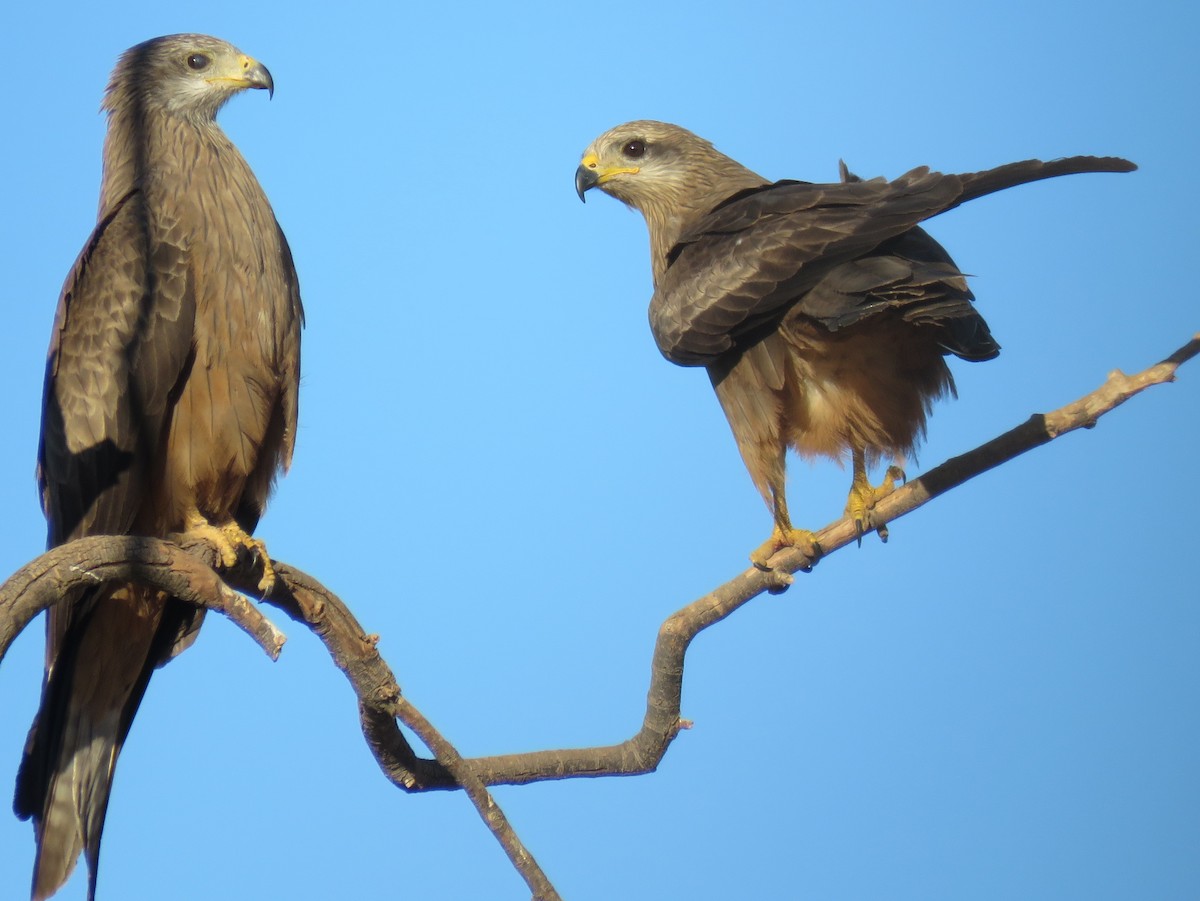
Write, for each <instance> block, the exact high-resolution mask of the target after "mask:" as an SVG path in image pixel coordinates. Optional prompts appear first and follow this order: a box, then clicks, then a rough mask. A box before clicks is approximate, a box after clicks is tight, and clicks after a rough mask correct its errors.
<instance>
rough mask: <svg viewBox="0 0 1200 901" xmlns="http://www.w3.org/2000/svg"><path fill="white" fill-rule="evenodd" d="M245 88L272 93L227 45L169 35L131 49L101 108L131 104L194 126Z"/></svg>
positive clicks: (251, 63)
mask: <svg viewBox="0 0 1200 901" xmlns="http://www.w3.org/2000/svg"><path fill="white" fill-rule="evenodd" d="M247 88H256V89H260V90H266V91H267V92H268V93H269V94H270V95H272V96H273V95H274V93H275V82H274V80H273V79H272V78H271V73H270V72H269V71H267V67H266V66H264V65H263V64H262V63H260V62H258V61H257V60H255V59H253V58H252V57H249V56H247V55H246V54H244V53H242V52H241V51H240V50H238V49H237V48H236V47H234V46H233V45H232V44H229V43H227V42H225V41H222V40H220V39H219V38H214V37H209V36H208V35H204V34H172V35H166V36H165V37H159V38H152V39H151V40H149V41H145V42H143V43H141V44H138V45H137V46H136V47H131V48H130V49H129V50H127V51H125V53H124V54H123V55H122V56H121V59H120V61H119V62H118V63H117V66H116V68H115V69H114V70H113V74H112V78H111V80H110V81H109V85H108V92H107V94H106V95H105V100H104V107H105V108H106V109H108V110H109V111H117V110H119V109H121V108H122V107H125V106H130V105H137V106H141V107H143V108H145V109H147V110H149V109H158V110H160V111H163V112H167V113H170V114H173V115H178V116H183V117H186V118H192V119H197V120H200V121H204V120H207V121H212V120H213V119H214V118H216V115H217V111H218V110H219V109H220V108H221V107H222V106H223V105H224V104H225V103H226V101H228V100H229V98H230V97H232V96H233V95H234V94H237V93H239V92H241V91H244V90H246V89H247Z"/></svg>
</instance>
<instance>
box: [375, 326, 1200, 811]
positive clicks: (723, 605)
mask: <svg viewBox="0 0 1200 901" xmlns="http://www.w3.org/2000/svg"><path fill="white" fill-rule="evenodd" d="M1197 354H1200V335H1196V336H1194V337H1193V338H1192V340H1191V341H1189V342H1188V343H1187V344H1185V345H1184V346H1183V347H1181V348H1179V350H1177V351H1175V353H1173V354H1171V355H1170V356H1169V357H1167V358H1166V359H1165V360H1163V361H1162V362H1161V363H1159V364H1157V365H1155V366H1152V367H1150V368H1149V369H1146V370H1144V371H1143V372H1140V373H1137V374H1136V375H1132V376H1127V375H1125V374H1124V373H1122V372H1119V371H1114V372H1113V373H1111V374H1110V375H1109V376H1108V379H1107V380H1106V381H1105V383H1104V384H1103V385H1101V386H1100V387H1099V388H1097V389H1096V390H1095V391H1092V392H1091V393H1089V394H1087V395H1085V396H1084V397H1082V398H1080V399H1079V400H1077V401H1075V402H1073V403H1070V404H1067V405H1066V406H1065V407H1062V408H1061V409H1059V410H1055V411H1054V412H1052V413H1046V414H1035V415H1033V416H1031V417H1030V418H1029V420H1028V421H1027V422H1025V423H1023V424H1022V425H1019V426H1017V427H1016V428H1014V429H1011V430H1010V431H1008V432H1005V433H1004V434H1003V435H1000V436H998V437H997V438H994V439H992V440H991V441H989V442H987V443H986V444H983V445H982V446H980V447H978V448H976V449H974V450H972V451H968V452H967V453H965V454H962V455H960V456H958V457H953V458H951V459H950V460H947V461H946V462H945V463H943V464H941V465H940V466H937V467H935V468H934V469H931V470H929V471H928V472H927V473H925V474H924V475H922V476H921V477H920V478H917V479H914V480H912V481H911V482H909V483H908V484H907V485H905V486H903V487H901V488H899V489H897V490H896V491H894V492H893V493H891V494H889V495H888V496H887V497H885V498H883V499H882V500H880V501H879V503H878V504H876V506H875V509H874V511H873V515H874V519H875V522H876V523H878V524H883V523H887V522H891V521H893V520H896V519H899V518H900V517H902V516H904V515H906V514H908V513H911V512H912V511H913V510H916V509H917V508H918V507H921V506H923V505H924V504H926V503H928V502H929V501H930V500H932V499H933V498H935V497H937V496H938V495H939V494H943V493H945V492H946V491H949V490H950V489H951V488H954V487H956V486H957V485H961V484H962V483H963V482H965V481H967V480H968V479H971V478H973V477H974V476H977V475H979V474H981V473H983V472H986V471H987V470H989V469H992V468H994V467H996V466H999V465H1000V464H1002V463H1005V462H1007V461H1008V460H1011V459H1013V458H1014V457H1017V456H1019V455H1020V454H1023V453H1025V452H1026V451H1028V450H1032V449H1033V448H1035V447H1039V446H1041V445H1043V444H1046V443H1048V442H1049V441H1052V440H1053V439H1055V438H1057V437H1059V436H1060V435H1063V434H1066V433H1067V432H1070V431H1074V430H1075V429H1079V428H1091V427H1092V426H1094V425H1095V424H1096V421H1097V419H1099V418H1100V417H1101V416H1103V415H1104V414H1105V413H1108V412H1110V411H1111V410H1113V409H1115V408H1116V407H1118V406H1120V405H1121V404H1123V403H1124V402H1125V401H1126V400H1128V399H1129V398H1131V397H1133V396H1134V395H1135V394H1138V393H1139V392H1141V391H1143V390H1145V389H1146V388H1149V387H1151V386H1152V385H1159V384H1162V383H1164V382H1170V381H1173V380H1174V378H1175V370H1176V369H1178V367H1179V366H1180V365H1182V364H1183V363H1185V362H1187V361H1188V360H1190V359H1192V358H1193V357H1195V356H1197ZM816 537H817V542H818V543H819V545H820V548H821V553H820V554H810V553H805V552H804V551H803V550H801V549H794V548H793V549H788V550H785V551H781V552H780V553H778V554H776V555H775V556H774V557H773V558H772V560H771V563H772V564H773V565H774V569H772V570H771V571H766V572H764V571H761V570H757V569H749V570H746V571H745V572H743V573H742V574H741V575H739V576H737V577H735V578H734V579H732V580H731V581H729V582H727V583H725V584H724V585H722V586H720V587H719V588H717V589H715V590H714V591H712V592H710V593H709V594H706V595H704V596H703V597H701V598H699V599H698V600H696V601H693V602H692V603H691V604H689V605H688V606H686V607H684V608H683V609H681V610H679V611H677V612H675V613H673V614H671V616H669V617H668V618H667V620H666V621H665V622H664V623H663V625H662V627H661V628H660V629H659V633H658V641H657V643H656V645H655V649H654V657H653V660H652V662H651V676H650V690H649V692H648V695H647V699H646V714H645V718H644V719H643V722H642V728H641V730H640V731H639V732H638V733H637V734H636V735H635V736H633V737H632V738H630V739H628V740H626V741H624V742H622V743H620V744H616V745H608V746H605V747H597V748H579V749H568V750H556V751H535V752H532V753H526V754H508V755H502V756H495V757H478V758H474V759H472V760H470V761H469V762H470V763H471V765H472V767H473V768H474V770H475V773H476V775H478V776H479V778H481V779H482V780H483V781H484V782H486V783H488V784H489V785H497V784H510V785H513V784H524V783H527V782H539V781H544V780H548V779H567V778H576V777H588V776H615V775H636V774H639V773H645V772H650V771H652V770H654V769H655V768H656V767H657V766H658V763H659V761H661V760H662V757H663V755H664V754H665V753H666V749H667V747H668V746H669V745H670V744H671V742H672V741H673V740H674V738H675V736H676V735H678V733H679V731H680V729H682V728H686V726H687V725H688V724H687V723H686V722H684V721H683V720H681V719H680V696H681V692H682V686H683V669H684V656H685V654H686V653H687V649H688V646H689V645H690V644H691V642H692V639H694V638H695V637H696V636H697V635H698V634H700V632H702V631H703V630H704V629H707V628H708V627H709V626H711V625H713V624H715V623H717V622H720V621H721V620H722V619H724V618H725V617H727V616H729V614H731V613H732V612H733V611H735V610H737V609H738V608H739V607H741V606H742V605H743V604H745V603H746V602H747V601H749V600H751V599H752V598H754V597H757V596H758V595H760V594H762V593H763V592H777V591H781V590H783V589H785V588H786V587H787V586H788V585H789V584H791V580H792V575H791V574H792V573H795V572H796V571H798V570H808V569H811V568H812V566H813V565H814V564H815V563H816V562H817V561H818V560H819V559H820V557H822V556H828V555H829V554H831V553H833V552H834V551H837V550H840V549H841V548H843V547H845V546H846V545H848V544H852V543H855V542H856V541H857V540H858V538H859V536H858V533H857V531H856V529H855V526H854V524H853V523H852V522H851V521H850V520H848V519H841V520H838V521H837V522H834V523H831V524H830V525H828V526H826V527H825V528H824V529H822V530H821V531H820V532H818V533H817V536H816ZM412 765H413V764H411V763H407V764H406V766H412ZM381 766H383V767H384V769H385V771H387V769H388V767H389V764H388V763H386V762H384V761H381ZM443 776H444V777H445V778H443ZM449 785H452V779H451V777H449V774H441V773H438V772H437V770H436V769H434V768H432V767H431V768H430V769H428V770H426V771H425V772H424V775H423V779H422V784H421V785H420V786H413V788H414V790H416V789H418V788H426V789H429V788H445V787H448V786H449Z"/></svg>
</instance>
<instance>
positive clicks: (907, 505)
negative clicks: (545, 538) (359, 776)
mask: <svg viewBox="0 0 1200 901" xmlns="http://www.w3.org/2000/svg"><path fill="white" fill-rule="evenodd" d="M1197 354H1200V335H1197V336H1195V337H1193V338H1192V340H1191V341H1189V342H1188V343H1187V344H1185V345H1184V346H1183V347H1181V348H1180V349H1179V350H1177V351H1176V352H1175V353H1173V354H1171V355H1170V356H1169V357H1167V358H1166V359H1165V360H1163V361H1162V362H1161V363H1158V364H1157V365H1155V366H1151V367H1150V368H1148V369H1146V370H1144V371H1142V372H1140V373H1137V374H1135V375H1125V374H1124V373H1122V372H1119V371H1114V372H1113V373H1111V374H1110V375H1109V376H1108V378H1107V379H1106V381H1105V382H1104V384H1102V385H1101V386H1100V387H1098V388H1097V389H1096V390H1095V391H1092V392H1090V393H1089V394H1087V395H1085V396H1084V397H1082V398H1080V399H1079V400H1076V401H1074V402H1073V403H1070V404H1067V405H1066V406H1064V407H1062V408H1060V409H1058V410H1055V411H1053V412H1051V413H1045V414H1041V413H1039V414H1034V415H1033V416H1031V417H1030V418H1029V419H1028V420H1027V421H1026V422H1024V423H1022V424H1021V425H1019V426H1017V427H1016V428H1013V429H1010V430H1009V431H1007V432H1005V433H1004V434H1002V435H999V436H998V437H996V438H994V439H992V440H991V441H988V442H987V443H985V444H983V445H981V446H980V447H977V448H975V449H974V450H971V451H968V452H967V453H964V454H962V455H960V456H957V457H953V458H951V459H949V460H947V461H946V462H945V463H943V464H941V465H940V466H937V467H935V468H933V469H931V470H929V471H928V472H926V473H925V474H923V475H922V476H920V477H919V478H916V479H913V480H912V481H910V482H908V483H907V484H906V485H904V486H903V487H901V488H899V489H897V490H896V491H894V492H892V493H891V494H889V495H888V496H887V497H885V498H883V499H882V500H880V501H879V502H878V503H877V504H876V505H875V508H874V510H873V517H874V518H873V522H872V527H873V528H877V529H880V530H883V529H884V524H886V523H887V522H890V521H892V520H895V519H899V518H900V517H902V516H904V515H906V514H908V513H910V512H912V511H913V510H916V509H917V508H918V507H921V506H923V505H924V504H926V503H928V502H929V501H930V500H932V499H933V498H935V497H937V496H938V495H940V494H943V493H945V492H946V491H949V490H950V489H952V488H954V487H956V486H958V485H961V484H962V483H963V482H965V481H967V480H969V479H971V478H973V477H974V476H977V475H979V474H981V473H983V472H986V471H987V470H989V469H992V468H994V467H996V466H999V465H1001V464H1003V463H1005V462H1007V461H1008V460H1011V459H1013V458H1014V457H1016V456H1019V455H1020V454H1023V453H1025V452H1026V451H1029V450H1032V449H1033V448H1036V447H1039V446H1041V445H1043V444H1046V443H1048V442H1050V441H1052V440H1054V439H1055V438H1058V437H1060V436H1062V435H1064V434H1066V433H1068V432H1071V431H1074V430H1076V429H1080V428H1091V427H1092V426H1094V425H1095V424H1096V422H1097V420H1098V419H1099V418H1100V417H1101V416H1103V415H1105V414H1107V413H1109V412H1111V411H1112V410H1114V409H1115V408H1116V407H1118V406H1120V405H1121V404H1123V403H1124V402H1125V401H1126V400H1128V399H1130V398H1131V397H1133V396H1135V395H1136V394H1138V393H1140V392H1141V391H1143V390H1145V389H1146V388H1148V387H1151V386H1153V385H1158V384H1162V383H1165V382H1170V381H1173V380H1174V378H1175V372H1176V370H1177V369H1178V367H1179V366H1180V365H1182V364H1183V363H1185V362H1187V361H1188V360H1190V359H1192V358H1193V357H1195V356H1196V355H1197ZM860 538H861V536H860V535H859V533H858V531H857V529H856V527H855V525H854V524H853V523H852V522H851V521H850V520H848V519H841V520H838V521H836V522H834V523H831V524H830V525H828V526H826V527H825V528H824V529H822V530H821V531H820V532H818V533H817V535H816V546H815V547H812V548H808V549H801V548H788V549H785V550H783V551H781V552H779V553H778V554H776V555H775V556H774V557H773V558H772V559H771V561H770V563H771V567H772V568H771V569H769V570H760V569H753V568H752V569H747V570H746V571H744V572H742V573H741V574H739V575H737V576H736V577H734V578H733V579H731V580H730V581H729V582H726V583H725V584H724V585H721V586H720V587H718V588H716V589H714V590H713V591H711V592H709V593H708V594H705V595H704V596H703V597H700V598H698V599H697V600H695V601H693V602H692V603H690V604H688V605H687V606H686V607H683V608H682V609H680V610H678V611H676V612H675V613H673V614H671V615H670V616H669V617H667V619H666V621H665V622H664V623H663V624H662V626H661V627H660V629H659V632H658V640H657V642H656V645H655V649H654V656H653V659H652V661H651V667H650V685H649V689H648V692H647V698H646V711H645V716H644V718H643V722H642V727H641V729H640V730H639V731H638V733H637V734H636V735H634V736H632V737H631V738H628V739H626V740H625V741H623V742H620V743H619V744H613V745H607V746H603V747H593V748H576V749H565V750H547V751H534V752H529V753H522V754H507V755H500V756H491V757H477V758H470V759H465V758H463V757H462V756H461V755H460V754H459V753H458V752H457V750H455V748H454V747H453V745H451V744H450V743H449V742H448V741H447V740H446V739H445V738H444V737H443V736H442V735H441V734H440V733H439V732H438V731H437V730H436V729H435V728H434V727H433V726H432V725H431V724H430V723H429V721H428V720H427V719H426V718H425V716H424V715H423V714H422V713H421V712H420V711H419V710H418V709H417V708H416V707H414V706H413V705H412V704H411V703H410V702H409V701H408V700H407V699H406V698H405V697H404V696H403V695H402V694H401V691H400V686H399V684H398V682H397V680H396V677H395V675H394V673H393V672H392V670H391V668H390V667H389V666H388V665H387V663H386V662H385V661H384V660H383V658H382V657H380V655H379V653H378V650H377V649H376V641H377V636H372V635H368V634H366V633H365V631H364V630H363V628H362V626H361V625H360V624H359V623H358V621H357V619H355V617H354V615H353V614H352V613H351V612H350V610H349V608H348V607H347V606H346V605H345V604H344V603H343V602H342V601H341V599H339V598H338V597H337V596H336V595H335V594H334V593H333V592H331V591H330V590H329V589H328V588H326V587H325V586H324V585H322V584H321V583H320V582H319V581H317V580H316V579H314V578H313V577H311V576H309V575H307V574H306V573H304V572H302V571H300V570H298V569H295V568H294V567H291V566H289V565H287V564H285V563H280V562H274V561H273V562H274V567H275V572H276V585H275V588H274V589H273V591H272V593H271V595H270V596H268V597H264V598H261V600H263V601H266V602H267V603H268V604H271V605H273V606H275V607H277V608H279V609H280V610H282V611H283V612H284V613H286V614H287V615H288V616H290V617H291V618H292V619H293V620H295V621H296V622H298V623H301V624H302V625H304V626H305V627H306V628H308V629H310V630H311V631H312V632H313V633H314V634H315V635H316V636H317V637H318V638H319V639H320V640H321V641H322V642H323V643H324V644H325V647H326V648H327V650H328V652H329V654H330V656H331V657H332V659H333V662H334V663H335V665H336V666H337V667H338V668H339V669H340V670H341V671H342V672H343V673H344V674H345V676H346V678H347V679H348V680H349V682H350V685H351V687H352V688H353V690H354V693H355V695H356V697H357V699H358V705H359V714H360V719H361V723H362V730H363V735H364V737H365V739H366V741H367V744H368V746H369V747H370V748H371V751H372V752H373V754H374V755H375V758H376V760H377V761H378V763H379V766H380V768H381V769H382V770H383V772H384V774H385V775H386V776H387V777H388V779H390V780H391V781H392V782H393V783H394V784H395V785H396V786H398V787H399V788H401V789H403V790H404V791H408V792H419V791H430V790H437V789H443V790H444V789H463V790H464V791H465V792H466V794H467V796H468V797H469V798H470V799H471V801H472V803H473V804H474V805H475V807H476V809H477V811H478V812H479V815H480V816H481V817H482V819H483V820H484V822H485V823H486V824H487V826H488V828H489V829H490V830H491V831H492V833H493V834H494V835H495V837H496V839H497V841H499V842H500V844H501V846H502V847H503V848H504V850H505V852H506V853H507V854H508V856H509V859H510V860H511V861H512V863H513V865H514V866H515V867H516V868H517V870H518V871H519V872H520V873H521V875H522V877H523V878H524V879H525V881H526V883H527V885H528V886H529V888H530V890H531V892H532V893H533V897H534V898H535V899H544V901H554V899H557V898H558V897H559V895H558V893H557V892H556V891H555V889H554V887H553V885H551V883H550V881H549V880H548V879H547V877H546V876H545V874H544V873H543V872H542V870H541V868H540V867H539V866H538V864H537V862H536V861H535V860H534V858H533V856H532V855H531V854H530V853H529V851H528V849H526V848H525V846H524V845H523V844H522V843H521V841H520V839H519V838H518V836H517V834H516V832H515V830H514V829H513V828H512V826H511V824H510V823H509V822H508V820H507V818H506V817H505V815H504V813H503V811H502V810H501V809H500V808H499V807H498V806H497V805H496V803H495V800H494V799H493V798H492V796H491V794H490V792H488V790H487V786H489V785H497V784H506V785H518V784H525V783H529V782H539V781H546V780H553V779H567V778H579V777H596V776H616V775H635V774H640V773H647V772H651V771H653V770H654V769H656V768H657V766H658V764H659V762H660V761H661V760H662V759H663V756H664V755H665V754H666V751H667V748H668V747H669V746H670V744H671V742H672V741H673V740H674V738H675V736H676V735H678V734H679V732H680V730H681V729H684V728H686V727H687V726H688V724H687V723H686V722H685V721H683V720H682V719H681V718H680V698H681V694H682V688H683V674H684V662H685V656H686V654H687V649H688V647H689V646H690V644H691V642H692V640H693V639H694V638H695V637H696V636H697V635H698V634H700V632H702V631H703V630H705V629H707V628H709V627H710V626H713V625H715V624H716V623H718V622H720V621H721V620H723V619H724V618H725V617H727V616H729V615H730V614H731V613H733V612H734V611H735V610H737V609H738V608H739V607H741V606H742V605H743V604H745V603H747V602H748V601H750V600H752V599H753V598H755V597H757V596H758V595H760V594H762V593H764V592H772V593H774V592H779V591H783V590H786V589H787V588H788V587H789V586H790V585H791V584H792V581H793V574H794V573H795V572H797V571H800V570H805V571H807V570H810V569H812V567H813V566H814V565H815V564H816V563H817V562H818V561H819V560H820V559H821V558H822V557H824V556H828V555H829V554H831V553H834V552H836V551H838V550H840V549H841V548H843V547H845V546H846V545H848V544H851V543H854V542H857V541H858V540H859V539H860ZM217 566H218V555H217V552H216V549H215V548H213V547H211V546H209V545H207V544H204V543H202V542H193V543H188V544H176V543H173V542H170V541H166V540H163V539H156V538H138V537H129V536H96V537H91V538H83V539H80V540H78V541H74V542H71V543H70V544H67V545H63V546H61V547H58V548H55V549H54V550H51V551H49V552H47V553H45V554H43V555H42V556H40V557H38V558H37V559H36V560H33V561H32V562H30V563H29V564H27V565H25V566H24V567H22V568H21V569H20V570H18V571H17V572H16V573H14V574H13V575H12V576H11V577H10V578H9V579H8V581H6V582H5V583H4V584H3V586H0V659H2V658H3V656H4V654H5V653H6V652H7V650H8V648H9V646H10V644H11V643H12V641H13V640H14V638H15V637H16V636H17V635H18V634H19V633H20V632H21V631H22V630H23V629H24V628H25V627H26V626H27V625H28V624H29V622H30V621H31V620H32V619H33V618H34V617H35V616H36V615H37V614H38V613H40V612H41V611H43V610H45V609H48V608H49V607H51V606H53V605H55V604H57V603H62V602H64V601H69V599H70V598H71V597H72V596H73V595H74V593H75V589H78V588H80V587H84V586H87V585H90V584H95V583H98V582H107V581H130V582H139V583H141V584H144V585H148V586H151V587H153V588H156V589H160V590H162V591H166V592H169V593H170V594H172V595H173V596H175V597H178V598H180V599H182V600H184V601H187V602H189V603H193V604H196V605H198V606H202V607H206V608H208V609H210V610H214V611H216V612H218V613H222V614H224V615H225V616H227V617H229V618H230V619H231V620H233V622H234V623H235V624H236V625H237V626H238V627H239V628H241V629H242V630H243V631H245V632H246V633H247V634H248V635H250V636H251V637H252V638H253V639H254V640H255V641H256V642H257V643H258V645H259V646H260V647H261V648H262V649H263V650H264V651H265V652H266V653H267V654H268V655H270V656H271V657H272V659H275V658H277V657H278V655H279V652H280V650H281V649H282V647H283V643H284V640H285V639H284V636H283V635H282V633H280V632H279V630H278V629H277V628H276V627H275V626H274V625H273V624H272V623H271V622H270V621H269V620H268V619H267V618H266V617H265V616H264V615H263V614H262V612H261V611H260V610H259V609H258V607H256V606H255V605H254V604H252V603H250V601H249V600H248V597H247V596H257V595H258V589H257V587H256V586H257V584H258V579H259V577H260V576H261V567H260V566H259V565H256V564H255V562H254V561H252V560H243V561H240V562H239V565H238V566H237V567H235V568H234V569H232V570H229V571H225V572H223V573H222V574H221V575H218V573H217V571H216V567H217ZM401 724H403V725H404V726H407V727H408V728H409V729H410V730H411V731H412V732H413V734H415V735H416V736H417V737H418V738H419V739H420V740H421V742H422V743H423V744H424V745H425V746H426V747H427V748H428V749H429V750H430V751H432V752H433V755H434V756H433V758H423V757H420V756H419V755H418V754H417V753H416V752H415V751H414V750H413V748H412V745H411V744H410V743H409V741H408V739H407V738H406V737H405V735H404V733H403V732H402V731H401V729H400V725H401Z"/></svg>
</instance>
